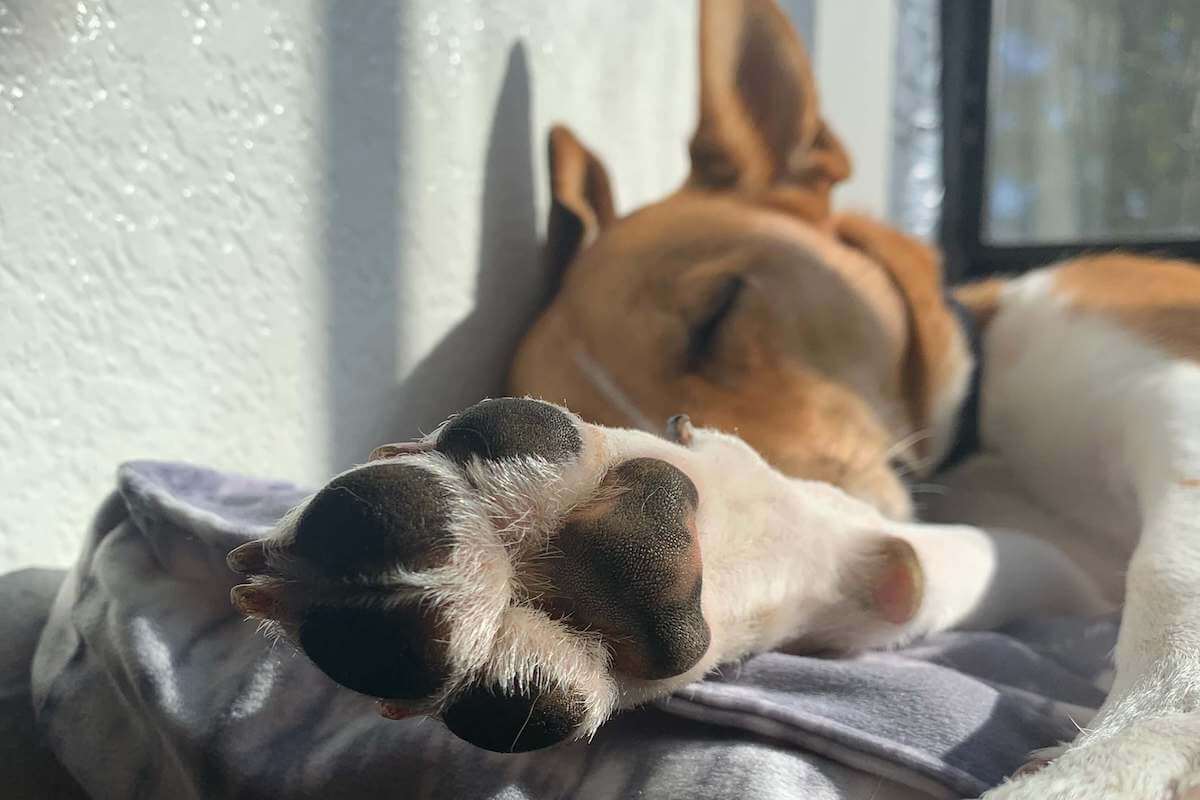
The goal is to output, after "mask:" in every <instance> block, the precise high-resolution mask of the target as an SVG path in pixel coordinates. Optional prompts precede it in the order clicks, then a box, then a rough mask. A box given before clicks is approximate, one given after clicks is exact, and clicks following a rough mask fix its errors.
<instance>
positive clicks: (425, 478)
mask: <svg viewBox="0 0 1200 800" xmlns="http://www.w3.org/2000/svg"><path fill="white" fill-rule="evenodd" d="M449 499H450V493H449V491H448V490H447V489H446V487H445V486H443V485H442V484H441V483H439V482H438V480H437V479H436V478H435V477H434V476H433V475H431V474H430V473H429V472H427V471H426V470H424V469H421V468H420V467H416V466H409V465H407V464H375V465H369V466H366V467H362V468H361V469H357V470H354V471H353V472H348V473H346V474H345V475H342V476H340V477H338V478H335V479H334V480H333V481H331V482H330V483H329V485H328V486H326V487H325V488H324V489H322V490H321V491H320V492H318V493H317V496H316V497H314V498H313V499H312V501H311V502H310V503H309V504H308V507H307V508H305V509H304V512H303V513H302V514H301V516H300V519H299V521H298V522H297V523H296V541H295V544H294V546H293V552H294V553H295V554H296V555H298V556H301V557H303V558H305V559H307V560H308V561H309V562H310V563H311V564H313V565H314V566H316V567H318V568H319V569H321V570H322V571H324V572H326V573H328V574H333V575H339V574H346V573H350V574H364V573H377V572H380V571H381V570H385V569H387V568H388V567H390V566H394V565H401V566H403V567H405V568H407V569H412V570H419V569H427V568H429V567H432V566H437V565H438V564H440V563H441V562H442V561H444V560H445V558H446V557H447V555H448V548H449V537H448V535H447V531H446V526H447V517H446V510H445V509H446V506H447V501H448V500H449Z"/></svg>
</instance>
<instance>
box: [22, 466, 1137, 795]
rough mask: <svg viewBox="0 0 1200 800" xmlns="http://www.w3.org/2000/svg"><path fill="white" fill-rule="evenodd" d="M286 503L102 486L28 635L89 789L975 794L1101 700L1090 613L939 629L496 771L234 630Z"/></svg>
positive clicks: (135, 485)
mask: <svg viewBox="0 0 1200 800" xmlns="http://www.w3.org/2000/svg"><path fill="white" fill-rule="evenodd" d="M305 494H306V492H305V491H304V490H302V489H299V488H296V487H294V486H292V485H289V484H285V483H279V482H271V481H265V480H256V479H251V478H245V477H239V476H232V475H225V474H219V473H216V472H213V471H210V470H206V469H202V468H198V467H193V466H187V465H183V464H167V463H156V462H137V463H131V464H127V465H125V466H124V467H122V468H121V470H120V472H119V478H118V485H117V489H116V491H115V492H114V493H113V494H112V496H111V497H110V498H109V500H108V501H107V502H106V503H105V504H104V506H103V507H102V508H101V509H100V511H99V513H98V514H97V517H96V520H95V522H94V524H93V528H92V530H91V532H90V534H89V536H88V538H87V541H86V544H85V546H84V548H83V551H82V553H81V555H80V557H79V560H78V562H77V563H76V565H75V567H74V569H73V570H72V572H71V573H70V575H69V576H68V578H67V579H66V581H65V582H64V584H63V586H62V588H61V589H60V591H59V594H58V597H57V599H56V601H55V604H54V606H53V608H52V610H51V613H50V618H49V621H48V623H47V625H46V627H45V629H44V631H43V634H42V637H41V640H40V643H39V646H38V649H37V653H36V656H35V660H34V669H33V675H34V678H33V695H34V707H35V709H36V712H37V718H38V722H39V725H40V727H41V729H42V730H43V732H44V733H45V735H46V736H47V739H48V741H49V743H50V745H51V747H52V748H53V750H54V751H55V752H56V754H57V755H58V757H59V759H60V760H61V761H62V763H63V764H64V765H65V766H66V767H67V769H68V770H70V772H71V773H72V774H73V776H74V777H75V778H76V779H77V780H78V781H79V782H80V784H81V785H82V786H83V787H84V788H85V789H87V791H88V792H89V793H90V794H91V795H92V796H93V797H96V798H109V797H111V798H142V797H146V798H172V799H173V800H174V799H175V798H217V797H247V798H253V797H264V798H265V797H270V798H279V797H320V798H333V797H397V798H416V797H445V798H477V797H478V798H484V797H486V798H514V799H515V798H558V797H572V798H610V797H611V798H628V797H648V798H660V797H661V798H674V797H678V798H699V797H706V798H735V797H736V798H741V797H755V798H775V797H779V798H783V797H787V798H815V799H816V800H827V799H832V798H851V797H862V798H872V797H874V798H881V799H882V798H917V797H962V796H976V795H978V794H980V793H981V792H983V791H984V790H985V789H987V788H988V787H989V786H992V785H995V784H996V783H998V782H1000V781H1001V780H1002V779H1003V777H1004V776H1005V775H1006V774H1007V773H1009V772H1010V771H1011V770H1013V769H1014V768H1016V767H1017V766H1019V765H1020V764H1021V763H1022V761H1023V760H1024V758H1025V756H1026V754H1027V753H1028V751H1030V750H1031V749H1033V748H1037V747H1043V746H1047V745H1050V744H1053V743H1055V742H1056V741H1057V740H1059V739H1062V738H1070V737H1071V736H1072V735H1073V734H1074V733H1075V732H1076V728H1075V723H1076V722H1078V723H1079V724H1084V723H1085V722H1086V720H1087V719H1088V718H1089V717H1090V715H1091V713H1092V710H1093V709H1094V708H1095V707H1096V706H1097V705H1098V704H1099V703H1100V701H1101V700H1102V698H1103V694H1102V692H1101V691H1100V690H1099V689H1098V688H1096V686H1095V685H1094V683H1093V681H1094V679H1095V678H1096V676H1097V675H1098V674H1099V673H1100V672H1101V671H1102V670H1103V669H1105V668H1106V667H1107V663H1106V657H1107V654H1108V653H1109V652H1110V650H1111V648H1112V645H1113V642H1114V640H1115V632H1116V628H1115V624H1114V621H1113V620H1111V619H1102V620H1080V619H1047V620H1039V621H1036V622H1031V623H1026V624H1023V625H1021V626H1018V627H1015V628H1012V629H1010V630H1007V631H1004V632H997V633H955V634H946V635H941V636H937V637H934V638H932V639H929V640H927V641H925V642H923V643H920V644H918V645H917V646H914V647H910V648H908V649H905V650H901V651H897V652H889V653H872V654H868V655H865V656H862V657H859V658H855V659H852V660H845V661H829V660H821V659H812V658H801V657H797V656H788V655H781V654H774V653H773V654H766V655H762V656H758V657H756V658H752V659H749V660H747V661H745V662H744V663H741V664H737V665H729V666H726V667H725V668H724V669H723V670H722V671H721V674H719V675H715V676H713V677H711V678H710V679H709V680H707V681H704V682H703V683H699V684H695V685H693V686H690V687H688V688H687V689H685V690H683V691H681V692H679V693H677V694H676V695H674V696H673V697H671V698H668V699H666V700H664V701H662V702H660V703H658V704H657V705H656V706H655V707H652V708H646V709H642V710H638V711H634V712H628V713H625V714H623V715H621V716H620V717H618V718H617V719H615V720H614V721H612V722H611V723H609V724H607V725H606V726H605V727H604V728H603V729H602V731H601V733H600V734H599V735H598V736H597V737H596V738H595V740H594V741H592V742H591V743H576V744H571V745H566V746H561V747H558V748H554V749H551V750H547V751H541V752H534V753H528V754H524V755H516V756H505V755H497V754H493V753H488V752H484V751H480V750H477V749H475V748H473V747H471V746H470V745H468V744H465V743H463V742H461V741H459V740H457V739H456V738H454V737H453V736H451V735H450V734H449V733H448V732H447V731H446V730H445V729H444V728H442V727H441V725H440V724H439V723H437V722H434V721H430V720H407V721H403V722H392V721H387V720H384V719H382V718H380V717H379V716H377V715H376V713H375V709H374V704H373V702H372V701H371V700H369V699H367V698H364V697H360V696H357V695H355V694H353V693H352V692H350V691H347V690H344V689H341V688H339V687H337V686H335V685H334V684H332V683H331V682H330V681H329V680H328V679H326V678H325V677H324V675H322V674H321V673H320V672H318V671H317V670H316V669H315V668H313V667H312V666H311V665H309V664H308V662H307V661H306V660H305V659H304V658H303V657H301V656H298V655H297V654H295V653H294V652H293V651H292V650H291V649H290V648H289V647H287V646H286V645H275V646H273V645H272V644H271V643H270V642H268V641H267V640H266V639H265V638H263V637H262V636H260V635H258V633H257V631H256V626H255V624H254V623H253V622H247V621H245V620H242V619H240V618H239V617H237V616H235V615H234V614H233V613H232V611H231V609H230V606H229V600H228V596H229V589H230V587H231V586H232V585H233V584H234V582H235V576H234V575H232V574H231V573H230V572H229V571H228V570H227V569H226V567H225V561H224V558H225V553H226V552H227V551H228V550H229V549H231V548H232V547H234V546H236V545H237V544H239V543H240V542H242V541H244V540H245V539H247V538H249V537H254V536H259V535H262V534H263V533H264V532H265V531H266V530H267V528H268V527H269V525H270V524H271V523H272V522H273V521H274V520H275V519H277V518H278V517H279V516H280V515H281V514H282V513H283V512H284V511H285V510H286V509H287V508H289V507H290V506H291V505H293V504H294V503H296V502H297V501H299V500H300V499H301V498H302V497H303V496H305Z"/></svg>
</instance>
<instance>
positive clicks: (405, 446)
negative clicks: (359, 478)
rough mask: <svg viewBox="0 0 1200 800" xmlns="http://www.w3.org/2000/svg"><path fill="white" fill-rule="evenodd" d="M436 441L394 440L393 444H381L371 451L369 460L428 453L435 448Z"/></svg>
mask: <svg viewBox="0 0 1200 800" xmlns="http://www.w3.org/2000/svg"><path fill="white" fill-rule="evenodd" d="M434 445H435V443H434V442H426V441H417V442H393V443H392V444H381V445H379V447H376V448H375V449H374V450H372V451H371V455H369V456H367V461H379V460H380V459H384V458H396V457H397V456H403V455H409V454H411V453H427V452H429V451H430V450H432V449H433V448H434Z"/></svg>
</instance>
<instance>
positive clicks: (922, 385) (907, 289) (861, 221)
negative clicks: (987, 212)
mask: <svg viewBox="0 0 1200 800" xmlns="http://www.w3.org/2000/svg"><path fill="white" fill-rule="evenodd" d="M834 230H835V231H836V233H837V236H838V238H839V239H841V241H842V242H844V243H845V244H847V245H849V246H850V247H853V248H854V249H856V250H859V251H861V252H862V253H864V254H866V255H867V257H868V258H870V259H871V260H872V261H874V262H876V263H877V264H879V265H881V266H882V267H883V268H884V269H885V270H887V273H888V276H889V277H890V278H891V279H892V283H893V284H894V285H895V286H896V289H897V291H898V292H899V293H900V296H901V297H903V298H904V303H905V305H906V306H907V310H908V326H909V344H908V354H907V357H906V359H905V367H904V371H905V375H904V386H905V391H906V394H907V402H908V406H909V413H910V416H911V418H912V423H913V427H914V430H926V429H928V428H929V427H930V426H931V424H932V418H933V413H934V402H935V400H936V398H937V397H938V396H939V394H940V393H941V392H943V391H945V390H946V389H947V387H949V386H950V385H951V384H952V383H953V382H954V381H955V380H956V379H959V378H961V379H965V373H964V372H963V369H962V365H963V364H964V363H967V362H969V359H970V356H969V354H968V352H967V349H966V343H965V341H964V339H963V335H962V332H961V330H960V329H959V326H958V323H957V321H956V320H955V318H954V314H953V313H952V312H951V311H950V309H949V307H948V306H947V305H946V299H945V294H944V291H945V289H944V282H943V280H942V261H941V256H940V255H939V253H938V252H937V251H936V250H934V249H933V248H931V247H929V246H928V245H925V244H923V243H922V242H920V241H918V240H916V239H914V238H912V237H911V236H908V235H906V234H904V233H901V232H900V231H898V230H896V229H895V228H891V227H889V226H887V225H885V224H883V223H882V222H879V221H877V220H874V219H872V218H870V217H867V216H863V215H861V214H839V215H837V217H836V218H835V220H834ZM928 446H929V440H928V439H926V440H924V441H922V442H919V443H918V444H917V445H916V448H917V451H918V453H919V454H920V455H921V456H922V458H923V459H925V460H927V461H928V460H929V457H930V456H931V455H940V454H930V453H928V452H927V449H928ZM930 468H932V465H930Z"/></svg>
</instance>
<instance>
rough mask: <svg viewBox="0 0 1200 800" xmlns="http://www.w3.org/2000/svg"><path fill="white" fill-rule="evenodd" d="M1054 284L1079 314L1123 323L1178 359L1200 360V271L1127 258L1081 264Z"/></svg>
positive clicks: (1067, 268)
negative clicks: (1088, 314)
mask: <svg viewBox="0 0 1200 800" xmlns="http://www.w3.org/2000/svg"><path fill="white" fill-rule="evenodd" d="M1055 280H1056V282H1057V285H1058V286H1059V287H1060V288H1061V289H1062V291H1063V293H1064V294H1065V295H1066V296H1067V297H1068V298H1069V300H1070V303H1071V306H1072V307H1073V308H1077V309H1079V310H1081V311H1087V312H1090V313H1095V314H1102V315H1104V316H1108V317H1111V318H1113V319H1116V320H1117V321H1119V322H1120V323H1121V324H1122V325H1124V326H1125V327H1127V328H1128V329H1129V330H1132V331H1134V332H1135V333H1137V334H1138V335H1139V336H1141V337H1142V338H1143V339H1145V341H1146V342H1147V343H1149V344H1152V345H1154V346H1156V347H1159V348H1162V349H1163V350H1166V351H1167V352H1169V353H1170V354H1172V355H1174V356H1176V357H1178V358H1187V359H1192V360H1200V268H1197V267H1196V265H1195V264H1191V263H1189V262H1186V261H1167V260H1164V259H1156V258H1145V257H1142V256H1134V255H1128V254H1125V253H1112V254H1108V255H1101V256H1092V257H1088V258H1079V259H1075V260H1073V261H1069V262H1067V263H1065V264H1063V265H1062V266H1060V267H1058V269H1057V270H1056V275H1055Z"/></svg>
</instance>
